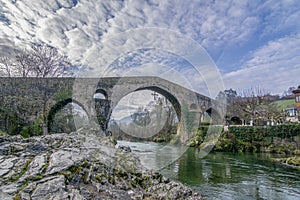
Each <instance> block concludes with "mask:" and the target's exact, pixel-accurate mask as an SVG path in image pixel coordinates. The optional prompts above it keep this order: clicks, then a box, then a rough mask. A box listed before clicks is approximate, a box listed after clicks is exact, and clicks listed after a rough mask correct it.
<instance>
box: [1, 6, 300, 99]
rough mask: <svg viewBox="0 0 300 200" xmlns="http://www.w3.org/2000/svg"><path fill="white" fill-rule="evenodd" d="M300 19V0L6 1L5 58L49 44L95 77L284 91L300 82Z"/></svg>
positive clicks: (212, 91) (202, 88)
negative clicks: (158, 78)
mask: <svg viewBox="0 0 300 200" xmlns="http://www.w3.org/2000/svg"><path fill="white" fill-rule="evenodd" d="M299 19H300V4H299V1H298V0H282V1H281V0H261V1H260V0H205V1H204V0H198V1H193V0H184V1H183V0H157V1H156V0H148V1H139V0H136V1H133V0H129V1H126V0H124V1H117V0H112V1H110V0H93V1H90V0H47V1H44V0H0V56H10V55H11V52H13V50H14V49H18V48H26V47H27V46H28V45H30V44H31V43H46V44H48V45H51V46H54V47H56V48H57V49H58V50H59V51H60V52H61V53H62V54H65V55H67V56H68V57H69V58H70V60H71V61H72V63H73V64H74V65H78V66H80V69H83V70H84V71H89V70H90V71H91V73H89V75H91V74H97V75H96V76H113V75H121V76H125V75H153V76H161V77H163V78H166V79H169V80H170V81H174V82H176V83H178V84H181V85H183V86H185V87H188V88H191V89H194V90H196V91H197V92H201V93H204V94H209V95H211V96H215V95H216V94H217V92H218V90H221V89H229V88H232V89H234V90H237V91H242V90H243V89H245V88H251V87H256V86H259V87H261V88H264V89H265V90H267V91H269V92H271V93H273V94H282V93H283V91H285V90H287V89H288V88H289V87H291V86H294V87H297V86H298V85H300V78H299V77H300V20H299ZM196 57H197V59H196ZM78 76H80V74H79V75H78Z"/></svg>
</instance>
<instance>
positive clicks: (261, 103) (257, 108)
mask: <svg viewBox="0 0 300 200" xmlns="http://www.w3.org/2000/svg"><path fill="white" fill-rule="evenodd" d="M276 98H277V96H273V95H271V94H270V93H268V92H266V91H265V90H264V89H261V88H260V87H256V88H250V89H245V90H244V91H243V92H242V94H241V95H238V96H237V97H236V98H235V99H234V101H233V103H232V104H231V107H230V111H231V114H233V113H234V114H235V115H236V116H239V117H241V118H243V119H250V120H251V121H254V120H256V119H259V118H260V119H263V120H270V119H278V120H279V118H281V116H282V115H281V111H280V109H279V108H278V107H277V106H276V105H275V104H274V103H273V102H274V100H276Z"/></svg>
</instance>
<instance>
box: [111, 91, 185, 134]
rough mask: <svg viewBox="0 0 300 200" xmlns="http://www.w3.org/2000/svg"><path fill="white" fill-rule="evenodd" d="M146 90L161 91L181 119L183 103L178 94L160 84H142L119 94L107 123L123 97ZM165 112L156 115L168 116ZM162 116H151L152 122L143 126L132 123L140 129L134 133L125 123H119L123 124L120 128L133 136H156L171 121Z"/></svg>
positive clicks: (136, 128) (178, 118)
mask: <svg viewBox="0 0 300 200" xmlns="http://www.w3.org/2000/svg"><path fill="white" fill-rule="evenodd" d="M144 90H148V91H153V92H156V93H159V94H161V95H162V96H163V97H165V98H166V99H167V100H168V101H169V103H170V104H171V105H172V107H173V109H174V111H175V115H176V117H177V120H178V122H180V119H181V104H180V102H179V100H178V99H177V97H176V96H174V95H173V94H171V93H170V92H168V91H166V90H165V89H163V88H161V87H159V86H142V87H138V88H134V89H132V90H128V91H127V92H126V93H123V94H122V96H118V99H117V101H116V100H115V102H114V105H113V106H112V108H111V109H110V113H109V116H108V118H107V123H108V122H109V121H110V120H111V116H112V114H113V110H114V109H115V108H116V107H117V105H119V103H120V102H121V101H122V99H123V98H125V97H126V96H127V95H129V94H131V93H134V92H138V91H144ZM143 114H145V113H143ZM165 114H166V113H164V114H162V115H161V114H159V115H155V116H156V117H158V116H160V117H163V116H164V117H166V116H165ZM147 116H148V115H147ZM148 117H149V116H148ZM152 117H153V115H152ZM160 117H158V118H151V119H152V120H150V118H149V120H150V121H151V123H150V122H149V123H146V124H144V125H143V126H142V125H141V124H135V125H134V124H132V126H133V127H135V130H136V131H138V132H136V133H132V132H131V133H129V132H127V131H128V130H129V129H127V127H124V124H123V125H121V124H119V125H121V126H118V128H119V129H121V130H122V131H125V133H126V132H127V133H129V134H130V135H131V136H133V137H138V138H151V137H153V136H155V135H156V134H158V133H159V132H160V131H162V130H166V129H165V128H166V127H167V125H168V124H169V122H170V121H169V120H170V119H169V118H164V117H163V118H160ZM173 117H175V116H174V115H173ZM153 119H154V120H153ZM160 119H161V120H160ZM165 119H168V120H167V121H165ZM154 125H155V126H154ZM107 126H108V125H107ZM122 127H123V128H122ZM169 131H170V130H169ZM141 132H142V133H141Z"/></svg>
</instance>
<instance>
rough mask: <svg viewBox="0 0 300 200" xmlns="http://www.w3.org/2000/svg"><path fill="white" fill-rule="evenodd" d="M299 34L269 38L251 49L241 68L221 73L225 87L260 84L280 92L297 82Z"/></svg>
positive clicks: (299, 68)
mask: <svg viewBox="0 0 300 200" xmlns="http://www.w3.org/2000/svg"><path fill="white" fill-rule="evenodd" d="M299 52H300V34H298V35H294V36H287V37H284V38H280V39H278V40H274V41H270V42H269V43H268V44H266V45H265V46H263V47H261V48H259V49H257V50H256V51H254V52H252V56H251V58H250V59H249V60H247V61H246V62H245V63H244V64H243V68H242V69H239V70H237V71H233V72H230V73H227V74H225V75H224V76H223V78H224V81H225V85H226V88H240V89H242V88H250V87H251V86H256V85H260V86H261V87H263V88H265V89H267V90H269V91H270V92H273V93H280V92H283V91H284V90H286V89H287V88H289V87H291V86H297V85H298V84H299V75H300V62H299V61H300V54H299Z"/></svg>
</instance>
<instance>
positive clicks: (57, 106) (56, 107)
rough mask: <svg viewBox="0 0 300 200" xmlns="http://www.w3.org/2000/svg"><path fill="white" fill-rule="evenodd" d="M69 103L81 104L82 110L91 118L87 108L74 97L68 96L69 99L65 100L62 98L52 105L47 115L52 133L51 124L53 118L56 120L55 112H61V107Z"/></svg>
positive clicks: (48, 125) (48, 126)
mask: <svg viewBox="0 0 300 200" xmlns="http://www.w3.org/2000/svg"><path fill="white" fill-rule="evenodd" d="M69 103H75V104H77V105H78V106H80V107H81V108H82V110H84V112H85V113H86V114H87V117H88V118H89V116H88V112H87V111H86V110H85V108H84V106H83V105H82V104H81V103H79V102H78V101H76V100H74V99H71V98H68V99H65V100H62V101H59V102H57V103H56V104H55V105H54V106H52V107H51V109H50V111H49V113H48V116H47V128H48V132H49V133H50V131H51V129H50V128H51V125H52V123H53V120H54V117H55V114H56V113H57V112H59V111H60V110H61V109H63V108H64V107H65V106H66V105H67V104H69Z"/></svg>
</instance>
